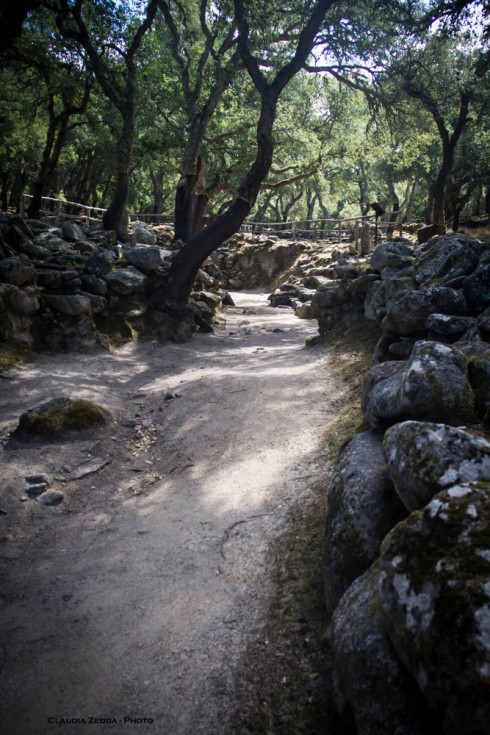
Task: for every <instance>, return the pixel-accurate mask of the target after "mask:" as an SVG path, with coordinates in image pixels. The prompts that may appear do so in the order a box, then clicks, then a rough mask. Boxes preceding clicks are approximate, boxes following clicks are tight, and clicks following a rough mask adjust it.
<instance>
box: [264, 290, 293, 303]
mask: <svg viewBox="0 0 490 735" xmlns="http://www.w3.org/2000/svg"><path fill="white" fill-rule="evenodd" d="M268 298H269V301H270V303H271V306H293V300H294V298H295V294H294V292H293V291H281V289H279V288H277V289H276V290H275V291H274V293H271V294H270V295H269V297H268Z"/></svg>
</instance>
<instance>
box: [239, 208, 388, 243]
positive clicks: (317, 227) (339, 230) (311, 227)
mask: <svg viewBox="0 0 490 735" xmlns="http://www.w3.org/2000/svg"><path fill="white" fill-rule="evenodd" d="M387 216H389V215H387ZM397 220H398V221H397V222H388V221H386V222H385V221H382V220H380V219H379V218H378V220H376V217H375V215H366V216H364V217H349V218H346V219H315V220H296V221H294V222H254V221H251V220H246V221H245V222H244V223H243V224H242V227H241V231H242V232H250V233H255V234H270V235H277V236H279V237H282V238H286V239H291V240H312V241H313V242H329V243H338V244H341V243H344V242H355V243H356V244H357V243H358V241H359V239H360V237H361V229H362V226H363V225H364V224H365V223H368V224H369V225H372V226H374V227H375V228H376V229H377V230H378V231H379V232H383V231H384V232H385V233H386V232H390V233H393V232H396V231H398V232H399V233H400V235H401V234H402V224H401V222H402V215H401V213H399V215H397Z"/></svg>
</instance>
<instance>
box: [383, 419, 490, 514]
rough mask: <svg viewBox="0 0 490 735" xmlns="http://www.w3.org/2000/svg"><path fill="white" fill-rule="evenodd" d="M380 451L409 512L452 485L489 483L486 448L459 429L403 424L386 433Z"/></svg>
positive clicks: (489, 448) (489, 450)
mask: <svg viewBox="0 0 490 735" xmlns="http://www.w3.org/2000/svg"><path fill="white" fill-rule="evenodd" d="M383 447H384V455H385V459H386V463H387V465H388V469H389V473H390V477H391V479H392V480H393V483H394V485H395V489H396V492H397V493H398V495H399V497H400V499H401V500H402V502H403V504H404V505H405V507H406V508H407V509H408V510H410V511H414V510H418V509H420V508H423V507H424V505H427V503H428V502H429V501H430V500H432V498H433V496H434V495H435V494H436V493H438V492H440V491H441V490H443V489H444V488H446V487H450V486H451V485H454V484H455V483H460V482H471V481H480V480H484V481H488V482H490V444H489V443H488V442H487V441H485V439H482V438H481V437H478V436H475V435H474V434H470V433H468V432H467V431H463V430H462V429H455V428H453V427H452V426H446V425H445V424H433V423H427V422H423V421H404V422H403V423H400V424H396V425H395V426H393V427H392V428H391V429H388V431H387V432H386V434H385V437H384V442H383Z"/></svg>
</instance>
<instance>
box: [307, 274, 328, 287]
mask: <svg viewBox="0 0 490 735" xmlns="http://www.w3.org/2000/svg"><path fill="white" fill-rule="evenodd" d="M328 281H329V279H328V278H326V277H325V276H317V275H310V276H305V278H303V286H304V287H305V288H315V289H316V288H319V287H320V286H323V285H325V283H328Z"/></svg>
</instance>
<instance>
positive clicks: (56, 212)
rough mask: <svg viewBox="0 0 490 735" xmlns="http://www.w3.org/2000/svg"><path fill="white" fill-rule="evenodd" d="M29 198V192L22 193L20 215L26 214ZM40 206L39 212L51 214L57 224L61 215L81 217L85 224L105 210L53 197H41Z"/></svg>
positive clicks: (73, 217)
mask: <svg viewBox="0 0 490 735" xmlns="http://www.w3.org/2000/svg"><path fill="white" fill-rule="evenodd" d="M29 199H32V195H31V194H22V199H21V205H20V214H21V216H22V217H25V216H26V213H27V209H28V207H29V204H28V200H29ZM41 207H42V209H41V213H42V214H43V215H48V216H49V215H51V216H53V217H54V218H55V222H56V224H58V222H59V221H60V219H61V217H64V218H66V219H83V220H85V222H86V223H87V224H90V222H92V221H93V220H96V219H100V218H101V216H102V214H103V213H104V212H105V211H106V210H105V209H102V207H89V206H88V205H86V204H80V203H79V202H67V201H66V200H65V199H54V198H53V197H43V198H42V200H41ZM96 213H97V214H96Z"/></svg>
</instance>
